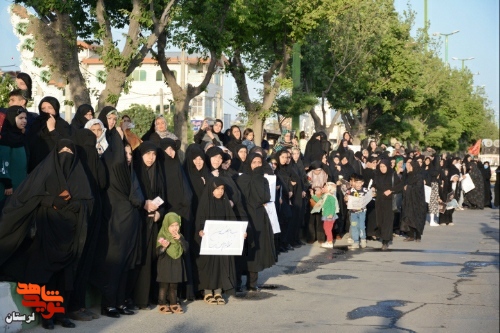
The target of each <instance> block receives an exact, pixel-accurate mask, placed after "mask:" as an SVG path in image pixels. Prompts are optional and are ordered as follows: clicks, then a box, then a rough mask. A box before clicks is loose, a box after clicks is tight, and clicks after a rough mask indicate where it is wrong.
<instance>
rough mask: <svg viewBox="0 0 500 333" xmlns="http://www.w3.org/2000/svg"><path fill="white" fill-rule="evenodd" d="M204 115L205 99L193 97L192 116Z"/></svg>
mask: <svg viewBox="0 0 500 333" xmlns="http://www.w3.org/2000/svg"><path fill="white" fill-rule="evenodd" d="M201 115H203V99H202V98H201V97H196V98H193V100H192V101H191V116H192V117H196V116H201Z"/></svg>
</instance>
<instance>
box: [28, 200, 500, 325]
mask: <svg viewBox="0 0 500 333" xmlns="http://www.w3.org/2000/svg"><path fill="white" fill-rule="evenodd" d="M454 222H455V226H447V227H446V226H440V227H432V228H431V227H429V225H428V223H427V225H426V228H425V230H424V234H423V236H422V242H421V243H415V242H408V243H407V242H403V238H401V237H397V238H395V239H394V241H393V243H392V244H391V245H390V248H389V249H390V250H389V251H386V252H382V251H380V250H379V249H380V246H381V243H380V242H376V241H369V242H368V247H367V248H366V249H360V250H355V251H345V249H342V248H340V249H339V248H335V249H333V250H331V249H330V250H327V249H322V248H320V247H319V245H318V244H317V243H316V244H313V245H307V246H303V247H301V248H299V249H296V250H295V251H291V252H288V253H285V254H282V255H280V257H279V262H278V263H277V265H276V266H274V267H273V268H271V269H268V270H266V271H264V272H262V273H261V274H260V277H259V283H261V284H263V290H262V291H261V292H259V293H242V294H240V295H238V296H239V297H230V298H229V301H228V303H227V304H226V305H224V306H221V305H218V306H217V305H207V304H205V303H204V302H203V301H195V302H190V303H185V304H183V307H184V310H185V312H186V313H185V314H182V315H162V314H159V313H158V312H157V310H156V309H154V310H152V311H139V313H138V314H136V315H134V316H122V317H121V318H119V319H112V318H107V317H105V318H104V317H101V319H97V320H93V321H91V322H75V324H76V325H77V327H76V328H74V329H64V328H61V327H60V326H56V330H59V331H61V330H64V331H65V332H71V333H77V332H123V333H128V332H130V333H132V332H133V333H135V332H142V333H148V332H217V333H220V332H284V331H288V332H290V331H293V332H298V331H301V332H304V331H307V332H342V333H344V332H377V331H380V330H382V331H383V332H464V333H465V332H467V333H470V332H477V331H481V332H498V331H499V309H500V307H499V210H498V209H496V210H493V209H489V208H486V209H485V210H483V211H477V210H465V211H457V212H455V214H454ZM93 310H95V311H99V309H97V308H95V309H93ZM26 332H30V333H38V332H46V331H45V330H44V329H43V328H42V327H41V326H38V327H36V328H34V329H29V330H26Z"/></svg>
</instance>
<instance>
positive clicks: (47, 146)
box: [27, 96, 71, 172]
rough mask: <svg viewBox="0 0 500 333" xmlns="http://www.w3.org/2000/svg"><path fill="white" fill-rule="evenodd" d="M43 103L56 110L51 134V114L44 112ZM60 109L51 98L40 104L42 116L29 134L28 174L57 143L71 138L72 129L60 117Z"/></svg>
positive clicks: (57, 103)
mask: <svg viewBox="0 0 500 333" xmlns="http://www.w3.org/2000/svg"><path fill="white" fill-rule="evenodd" d="M43 103H49V104H50V105H52V107H53V108H54V110H55V113H56V114H55V115H54V119H55V120H56V125H55V130H54V131H53V132H49V130H48V128H47V120H49V118H50V114H49V113H46V112H43V111H42V104H43ZM59 108H60V104H59V101H58V100H57V99H56V98H54V97H51V96H47V97H44V98H43V99H42V100H41V101H40V103H39V104H38V110H39V112H40V116H39V117H38V118H36V119H35V120H34V121H33V124H32V125H31V128H30V129H29V131H28V132H27V136H28V145H29V151H30V159H29V163H28V172H31V171H32V170H33V169H34V168H35V167H36V166H37V165H38V164H39V163H40V162H41V161H42V160H43V159H44V158H45V157H46V156H47V155H48V154H49V153H50V151H51V150H52V149H53V148H54V146H55V144H56V142H57V141H59V140H60V139H63V138H66V139H67V138H70V136H71V127H70V125H69V124H68V123H67V122H66V121H65V120H64V119H62V118H61V117H60V116H59Z"/></svg>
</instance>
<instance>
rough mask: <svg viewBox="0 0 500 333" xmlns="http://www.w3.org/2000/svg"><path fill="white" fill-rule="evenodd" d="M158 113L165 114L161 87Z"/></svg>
mask: <svg viewBox="0 0 500 333" xmlns="http://www.w3.org/2000/svg"><path fill="white" fill-rule="evenodd" d="M159 94H160V114H161V115H162V116H163V115H165V106H164V105H163V88H160V92H159Z"/></svg>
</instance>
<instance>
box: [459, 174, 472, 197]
mask: <svg viewBox="0 0 500 333" xmlns="http://www.w3.org/2000/svg"><path fill="white" fill-rule="evenodd" d="M464 177H465V178H464V179H462V182H461V184H462V190H463V191H464V192H465V193H467V192H469V191H472V190H473V189H475V188H476V186H475V185H474V182H473V181H472V178H470V175H469V174H468V173H467V174H465V176H464Z"/></svg>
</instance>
